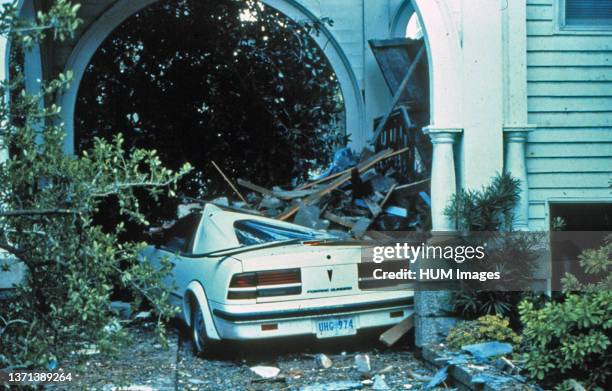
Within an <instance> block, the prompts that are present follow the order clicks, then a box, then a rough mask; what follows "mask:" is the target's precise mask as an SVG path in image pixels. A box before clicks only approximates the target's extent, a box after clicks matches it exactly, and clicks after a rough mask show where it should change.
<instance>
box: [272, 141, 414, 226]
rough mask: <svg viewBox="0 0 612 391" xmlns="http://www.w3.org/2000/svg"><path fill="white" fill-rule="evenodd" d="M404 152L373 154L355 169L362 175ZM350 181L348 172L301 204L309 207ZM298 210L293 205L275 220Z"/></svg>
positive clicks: (287, 216) (404, 150) (385, 151)
mask: <svg viewBox="0 0 612 391" xmlns="http://www.w3.org/2000/svg"><path fill="white" fill-rule="evenodd" d="M406 150H407V148H404V149H401V150H399V151H395V152H393V150H391V149H385V150H382V151H380V152H378V153H377V154H375V155H374V156H371V157H370V158H369V159H366V161H364V162H361V163H359V164H358V165H357V169H358V170H359V172H360V173H363V172H365V171H367V170H369V169H370V168H372V167H374V166H375V165H376V164H378V163H379V162H380V161H382V160H384V159H387V158H390V157H392V156H395V155H397V154H400V153H403V152H406ZM350 179H351V173H350V172H347V173H346V174H343V175H342V176H340V177H339V178H337V179H336V180H334V181H333V182H331V183H330V184H328V185H327V186H325V187H324V188H323V189H321V190H318V191H317V192H316V193H314V194H311V195H310V196H308V197H306V198H305V199H304V200H303V204H304V205H311V204H313V203H315V202H316V201H318V200H319V199H320V198H321V197H323V196H324V195H326V194H329V193H331V192H332V191H333V190H335V189H337V188H338V187H340V186H342V185H343V184H344V183H345V182H347V181H348V180H350ZM299 209H300V205H294V206H292V207H290V208H288V209H287V210H286V211H284V212H283V213H281V214H280V215H279V216H277V217H276V218H277V219H280V220H286V219H288V218H289V217H291V216H293V215H294V214H295V213H296V212H297V211H298V210H299Z"/></svg>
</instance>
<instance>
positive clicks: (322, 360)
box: [315, 353, 334, 369]
mask: <svg viewBox="0 0 612 391" xmlns="http://www.w3.org/2000/svg"><path fill="white" fill-rule="evenodd" d="M315 362H316V363H317V366H318V367H319V368H323V369H327V368H330V367H331V366H332V365H333V364H334V363H333V361H332V359H331V358H329V357H327V355H325V354H323V353H319V354H317V355H316V356H315Z"/></svg>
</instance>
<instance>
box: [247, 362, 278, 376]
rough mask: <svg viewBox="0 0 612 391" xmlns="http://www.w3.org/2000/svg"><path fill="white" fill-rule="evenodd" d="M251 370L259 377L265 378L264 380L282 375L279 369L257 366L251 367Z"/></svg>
mask: <svg viewBox="0 0 612 391" xmlns="http://www.w3.org/2000/svg"><path fill="white" fill-rule="evenodd" d="M250 369H251V371H253V372H254V373H256V374H257V375H259V376H261V377H263V378H264V379H271V378H273V377H276V376H278V374H279V373H280V369H279V368H276V367H268V366H264V365H257V366H254V367H251V368H250Z"/></svg>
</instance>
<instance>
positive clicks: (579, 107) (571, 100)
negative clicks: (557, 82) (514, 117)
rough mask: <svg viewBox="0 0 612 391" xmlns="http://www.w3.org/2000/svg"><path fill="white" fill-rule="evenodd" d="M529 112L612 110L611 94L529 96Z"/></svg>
mask: <svg viewBox="0 0 612 391" xmlns="http://www.w3.org/2000/svg"><path fill="white" fill-rule="evenodd" d="M528 104H529V106H528V107H529V112H532V113H536V112H567V111H578V112H581V111H584V112H589V111H612V96H597V97H592V96H583V97H572V96H569V97H568V96H556V97H555V96H553V97H551V96H547V97H529V98H528Z"/></svg>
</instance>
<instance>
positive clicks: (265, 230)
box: [234, 220, 335, 246]
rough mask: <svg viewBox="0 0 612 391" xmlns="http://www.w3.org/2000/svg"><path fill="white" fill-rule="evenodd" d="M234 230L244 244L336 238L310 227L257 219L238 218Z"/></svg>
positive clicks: (239, 240)
mask: <svg viewBox="0 0 612 391" xmlns="http://www.w3.org/2000/svg"><path fill="white" fill-rule="evenodd" d="M234 231H235V232H236V238H238V242H239V243H240V244H241V245H243V246H252V245H255V244H263V243H270V242H278V241H284V240H291V239H303V240H315V239H334V238H335V236H333V235H330V234H328V233H324V232H319V231H315V230H312V229H308V228H303V229H302V228H299V227H286V226H282V225H274V224H270V223H264V222H262V221H257V220H238V221H236V222H234Z"/></svg>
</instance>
